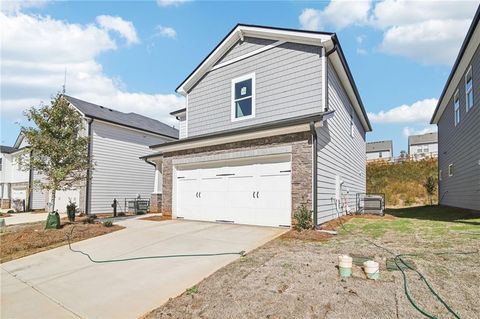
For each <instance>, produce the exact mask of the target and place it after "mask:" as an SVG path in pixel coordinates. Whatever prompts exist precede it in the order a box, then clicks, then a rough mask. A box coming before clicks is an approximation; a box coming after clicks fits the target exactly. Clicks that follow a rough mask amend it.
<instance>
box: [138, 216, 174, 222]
mask: <svg viewBox="0 0 480 319" xmlns="http://www.w3.org/2000/svg"><path fill="white" fill-rule="evenodd" d="M140 220H150V221H154V222H163V221H165V220H171V218H165V217H163V216H149V217H145V218H140Z"/></svg>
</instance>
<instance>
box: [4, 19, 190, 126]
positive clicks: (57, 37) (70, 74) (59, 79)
mask: <svg viewBox="0 0 480 319" xmlns="http://www.w3.org/2000/svg"><path fill="white" fill-rule="evenodd" d="M0 24H1V25H2V28H1V30H0V32H1V37H2V65H1V74H2V77H1V79H0V81H1V82H0V88H1V91H2V96H1V106H2V110H1V112H2V114H1V116H2V120H3V118H6V119H7V120H8V121H11V120H15V119H17V118H19V117H20V115H21V113H22V111H23V110H25V109H26V108H28V107H31V106H36V105H38V104H39V102H40V101H45V102H48V101H49V99H50V97H51V95H52V94H55V93H56V92H58V91H59V90H60V89H61V87H62V84H63V82H64V71H65V68H67V94H69V95H72V96H75V97H78V98H80V99H85V100H87V101H90V102H93V103H99V104H102V105H106V106H109V107H111V108H113V109H117V110H119V111H123V112H137V113H140V114H143V115H146V116H150V117H153V118H156V119H158V120H161V121H163V122H165V123H168V124H174V123H175V120H174V118H173V117H172V116H170V115H169V112H171V111H173V110H175V109H179V108H182V107H183V106H184V99H183V97H180V96H177V95H175V94H161V93H154V94H147V93H143V92H130V91H128V90H127V89H126V88H125V85H122V83H121V80H119V79H117V78H111V77H108V76H106V75H105V74H104V73H103V69H102V65H101V64H100V63H98V62H97V57H98V56H99V55H100V54H101V53H105V52H109V51H113V50H117V48H118V47H117V44H116V42H115V40H114V39H113V38H112V37H110V34H109V31H108V30H106V29H105V28H102V27H99V26H95V25H94V24H86V25H82V24H72V23H68V22H67V21H60V20H56V19H53V18H50V17H42V16H30V15H26V14H21V13H19V14H16V15H11V16H8V15H5V14H3V13H0ZM5 30H8V32H7V31H5Z"/></svg>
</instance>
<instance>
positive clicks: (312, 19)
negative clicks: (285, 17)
mask: <svg viewBox="0 0 480 319" xmlns="http://www.w3.org/2000/svg"><path fill="white" fill-rule="evenodd" d="M320 15H321V11H319V10H315V9H311V8H307V9H304V10H303V11H302V14H300V17H298V20H299V21H300V25H301V26H302V28H303V29H306V30H320V28H321V25H320Z"/></svg>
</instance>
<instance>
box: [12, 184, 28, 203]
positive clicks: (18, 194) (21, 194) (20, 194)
mask: <svg viewBox="0 0 480 319" xmlns="http://www.w3.org/2000/svg"><path fill="white" fill-rule="evenodd" d="M12 199H20V200H26V199H27V190H26V189H25V187H23V188H13V187H12Z"/></svg>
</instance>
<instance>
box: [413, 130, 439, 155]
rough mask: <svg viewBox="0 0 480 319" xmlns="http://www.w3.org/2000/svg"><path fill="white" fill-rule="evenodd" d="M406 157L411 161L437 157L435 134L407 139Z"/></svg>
mask: <svg viewBox="0 0 480 319" xmlns="http://www.w3.org/2000/svg"><path fill="white" fill-rule="evenodd" d="M408 155H409V157H410V158H411V159H423V158H428V157H437V156H438V134H437V132H432V133H426V134H418V135H410V136H409V137H408Z"/></svg>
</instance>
